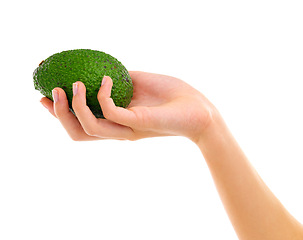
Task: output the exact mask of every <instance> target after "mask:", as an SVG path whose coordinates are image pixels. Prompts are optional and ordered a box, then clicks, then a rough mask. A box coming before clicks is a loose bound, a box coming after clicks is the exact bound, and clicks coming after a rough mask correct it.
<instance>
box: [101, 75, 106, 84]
mask: <svg viewBox="0 0 303 240" xmlns="http://www.w3.org/2000/svg"><path fill="white" fill-rule="evenodd" d="M106 78H107V76H104V77H103V79H102V82H101V86H103V85H104V84H105V82H106Z"/></svg>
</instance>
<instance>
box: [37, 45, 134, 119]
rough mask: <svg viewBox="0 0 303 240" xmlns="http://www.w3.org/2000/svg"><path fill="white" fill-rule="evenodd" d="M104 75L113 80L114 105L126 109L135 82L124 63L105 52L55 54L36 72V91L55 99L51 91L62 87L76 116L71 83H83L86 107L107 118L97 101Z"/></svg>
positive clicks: (100, 116)
mask: <svg viewBox="0 0 303 240" xmlns="http://www.w3.org/2000/svg"><path fill="white" fill-rule="evenodd" d="M104 76H109V77H111V79H112V80H113V87H112V91H111V98H112V99H113V101H114V103H115V105H116V106H119V107H124V108H126V107H127V106H128V105H129V103H130V101H131V98H132V96H133V83H132V80H131V78H130V76H129V73H128V71H127V69H126V68H125V67H124V66H123V65H122V63H121V62H119V61H118V60H117V59H116V58H114V57H112V56H111V55H109V54H106V53H104V52H101V51H96V50H90V49H75V50H68V51H63V52H60V53H56V54H54V55H52V56H50V57H48V58H47V59H46V60H44V61H42V62H41V63H40V64H39V66H38V67H37V68H36V69H35V71H34V73H33V78H34V86H35V89H36V90H39V91H40V92H41V93H42V94H43V95H44V96H45V97H47V98H49V99H51V100H53V97H52V90H53V89H54V88H55V87H60V88H62V89H63V90H64V91H65V92H66V95H67V99H68V103H69V108H70V110H71V111H72V112H73V113H74V111H73V109H72V98H73V91H72V84H73V83H74V82H76V81H81V82H83V83H84V85H85V87H86V103H87V106H88V107H89V108H90V110H91V111H92V113H93V114H94V115H95V116H96V117H97V118H104V116H103V113H102V109H101V107H100V104H99V102H98V99H97V94H98V91H99V89H100V86H101V82H102V79H103V77H104ZM74 114H75V113H74Z"/></svg>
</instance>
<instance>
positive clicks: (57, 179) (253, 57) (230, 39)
mask: <svg viewBox="0 0 303 240" xmlns="http://www.w3.org/2000/svg"><path fill="white" fill-rule="evenodd" d="M302 12H303V3H302V1H301V0H298V1H294V0H284V1H282V0H281V1H280V0H273V1H270V0H255V1H240V0H238V1H236V0H230V1H225V0H221V1H219V0H214V1H191V0H187V1H165V0H161V1H110V0H107V1H63V0H60V1H2V2H1V4H0V20H1V21H0V24H1V29H0V34H1V38H0V41H1V45H0V47H1V52H0V60H1V64H0V68H1V92H0V104H1V120H0V121H1V124H0V128H1V129H0V134H1V138H2V142H1V145H0V148H1V151H0V158H1V159H0V239H3V240H10V239H13V240H15V239H31V240H36V239H39V240H40V239H58V240H59V239H64V240H67V239H73V240H76V239H91V240H93V239H104V240H117V239H132V240H136V239H140V240H142V239H158V240H162V239H165V240H167V239H174V240H179V239H180V240H181V239H182V240H185V239H186V240H188V239H191V240H195V239H208V240H213V239H214V240H215V239H226V240H229V239H237V237H236V234H235V233H234V230H233V228H232V226H231V224H230V222H229V220H228V217H227V215H226V213H225V211H224V208H223V206H222V204H221V202H220V199H219V197H218V194H217V192H216V189H215V186H214V184H213V181H212V178H211V176H210V173H209V172H208V169H207V166H206V164H205V162H204V159H203V156H202V155H201V154H200V152H199V150H198V148H197V147H196V146H195V145H194V144H193V143H191V142H190V141H189V140H187V139H184V138H181V137H180V138H179V137H167V138H155V139H145V140H140V141H136V142H128V141H122V142H120V141H115V140H108V141H97V142H73V141H72V140H70V139H69V137H68V136H67V134H66V132H65V131H64V129H63V128H62V127H61V125H60V124H59V122H58V121H57V120H56V119H55V118H54V117H52V116H51V115H50V114H49V113H48V111H47V110H46V109H44V108H43V107H42V105H41V104H40V102H39V100H40V98H41V97H42V96H41V94H40V93H39V92H37V91H35V90H34V86H33V80H32V72H33V71H34V69H35V68H36V67H37V66H38V64H39V63H40V62H41V60H43V59H45V58H47V57H48V56H50V55H52V54H54V53H56V52H60V51H63V50H69V49H75V48H90V49H95V50H100V51H104V52H107V53H109V54H111V55H113V56H114V57H116V58H118V59H119V60H120V61H121V62H122V63H123V64H124V65H125V66H126V67H127V68H128V69H129V70H142V71H148V72H155V73H162V74H167V75H172V76H175V77H178V78H181V79H183V80H184V81H186V82H188V83H189V84H191V85H192V86H193V87H195V88H197V89H198V90H200V91H201V92H203V93H204V94H205V95H206V96H207V97H208V98H209V99H210V100H211V101H212V102H213V103H214V104H215V105H216V106H217V108H218V109H219V110H220V112H221V114H222V115H223V117H224V119H225V120H226V122H227V124H228V126H229V127H230V129H231V131H232V132H233V134H234V135H235V137H236V139H237V140H238V142H239V144H240V145H241V146H242V148H243V149H244V151H245V152H246V154H247V156H248V157H249V159H250V161H251V162H252V164H253V165H254V166H255V168H256V169H257V171H258V172H259V173H260V175H261V176H262V178H263V179H264V181H265V182H266V183H267V185H268V186H269V187H270V188H271V190H272V191H273V192H274V193H275V194H276V196H277V197H278V198H279V199H280V200H281V202H282V203H283V204H284V205H285V206H286V208H287V209H288V210H289V211H290V212H291V213H292V214H293V215H294V216H295V217H296V218H297V219H298V220H300V221H301V222H303V204H302V203H303V194H302V187H303V175H302V170H303V151H302V149H303V139H302V135H303V127H302V122H303V107H302V106H303V104H302V103H303V94H302V80H303V71H302V69H303V68H302V67H303V44H302V43H303V14H302ZM159 117H161V116H159Z"/></svg>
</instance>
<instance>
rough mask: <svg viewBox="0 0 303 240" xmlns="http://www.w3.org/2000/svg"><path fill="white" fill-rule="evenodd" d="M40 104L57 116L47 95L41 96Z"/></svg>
mask: <svg viewBox="0 0 303 240" xmlns="http://www.w3.org/2000/svg"><path fill="white" fill-rule="evenodd" d="M40 102H41V104H42V105H43V106H44V107H45V108H46V109H47V110H48V111H49V112H50V113H51V114H52V115H53V116H54V117H57V116H56V114H55V112H54V107H53V101H52V100H50V99H49V98H47V97H43V98H41V100H40Z"/></svg>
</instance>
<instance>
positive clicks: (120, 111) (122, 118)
mask: <svg viewBox="0 0 303 240" xmlns="http://www.w3.org/2000/svg"><path fill="white" fill-rule="evenodd" d="M112 86H113V81H112V79H111V78H110V77H109V76H104V77H103V79H102V83H101V88H100V90H99V92H98V95H97V98H98V101H99V103H100V106H101V109H102V112H103V115H104V117H105V118H106V119H108V120H110V121H113V122H116V123H118V124H121V125H125V126H129V127H131V126H133V125H134V122H135V114H134V112H132V111H130V110H128V109H125V108H122V107H117V106H116V105H115V103H114V101H113V99H112V98H111V89H112Z"/></svg>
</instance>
